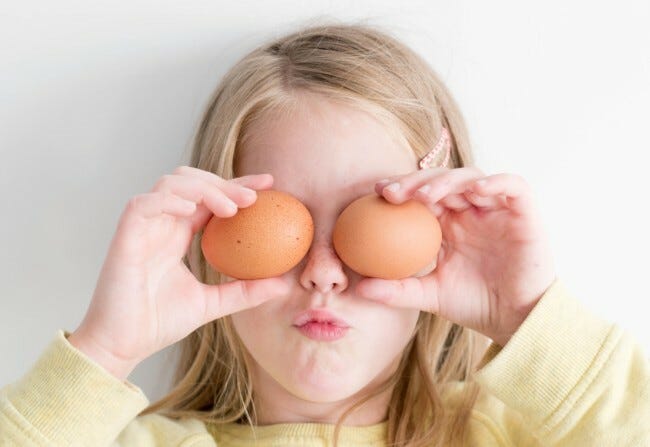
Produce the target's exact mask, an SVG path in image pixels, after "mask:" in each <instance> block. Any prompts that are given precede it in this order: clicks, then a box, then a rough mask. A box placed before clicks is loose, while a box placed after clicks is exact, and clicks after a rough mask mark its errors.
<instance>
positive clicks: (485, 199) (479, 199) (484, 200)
mask: <svg viewBox="0 0 650 447" xmlns="http://www.w3.org/2000/svg"><path fill="white" fill-rule="evenodd" d="M463 194H464V196H465V198H466V199H467V201H468V202H470V203H471V204H472V205H473V206H475V207H476V208H480V209H482V210H486V211H494V210H498V209H503V208H507V203H506V198H505V196H504V195H501V194H499V195H495V196H483V195H480V194H478V193H477V192H476V191H473V190H471V189H467V190H465V192H464V193H463Z"/></svg>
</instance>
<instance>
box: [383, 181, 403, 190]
mask: <svg viewBox="0 0 650 447" xmlns="http://www.w3.org/2000/svg"><path fill="white" fill-rule="evenodd" d="M401 187H402V185H400V184H399V183H391V184H390V185H388V186H387V187H386V189H387V190H388V191H390V192H397V191H399V190H400V188H401Z"/></svg>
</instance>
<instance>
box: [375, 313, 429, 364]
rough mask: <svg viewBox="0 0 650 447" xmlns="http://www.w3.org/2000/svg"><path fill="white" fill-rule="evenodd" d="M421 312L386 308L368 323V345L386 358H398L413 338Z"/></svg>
mask: <svg viewBox="0 0 650 447" xmlns="http://www.w3.org/2000/svg"><path fill="white" fill-rule="evenodd" d="M419 315H420V311H418V310H413V309H395V308H385V309H383V312H379V313H377V314H375V315H374V316H373V318H372V320H371V321H368V323H367V324H368V327H369V328H370V330H369V333H368V343H371V344H372V345H374V347H375V349H376V351H375V352H377V353H381V352H385V353H386V357H395V356H398V355H399V354H400V353H401V352H402V351H403V349H404V347H405V346H406V345H407V344H408V342H409V340H410V339H411V338H412V336H413V331H414V330H415V326H416V324H417V321H418V317H419Z"/></svg>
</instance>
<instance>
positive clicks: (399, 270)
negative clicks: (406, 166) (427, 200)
mask: <svg viewBox="0 0 650 447" xmlns="http://www.w3.org/2000/svg"><path fill="white" fill-rule="evenodd" d="M332 239H333V240H332V242H333V244H334V249H335V250H336V253H337V254H338V256H339V257H340V258H341V260H342V261H343V262H344V263H345V264H346V265H347V266H348V267H350V268H351V269H352V270H354V271H355V272H357V273H359V274H361V275H363V276H368V277H374V278H382V279H403V278H406V277H409V276H412V275H414V274H416V273H418V272H419V271H420V270H422V269H424V268H425V267H427V266H428V265H430V264H432V263H433V262H434V261H435V260H436V258H437V256H438V252H439V251H440V244H441V240H442V232H441V229H440V223H439V222H438V219H437V218H436V216H435V215H434V214H433V213H432V212H431V211H430V210H429V209H428V208H427V207H426V206H425V205H424V204H423V203H421V202H418V201H416V200H409V201H407V202H404V203H402V204H393V203H390V202H388V201H387V200H386V199H384V198H383V197H381V196H378V195H377V194H369V195H366V196H363V197H361V198H359V199H357V200H355V201H354V202H352V203H350V205H348V206H347V207H346V208H345V209H344V210H343V212H342V213H341V214H340V215H339V217H338V219H337V221H336V224H335V226H334V231H333V234H332Z"/></svg>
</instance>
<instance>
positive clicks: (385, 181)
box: [377, 178, 391, 188]
mask: <svg viewBox="0 0 650 447" xmlns="http://www.w3.org/2000/svg"><path fill="white" fill-rule="evenodd" d="M390 182H391V180H390V179H387V178H385V179H383V180H379V181H378V182H377V186H379V187H380V188H383V187H384V186H386V185H388V184H389V183H390Z"/></svg>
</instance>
